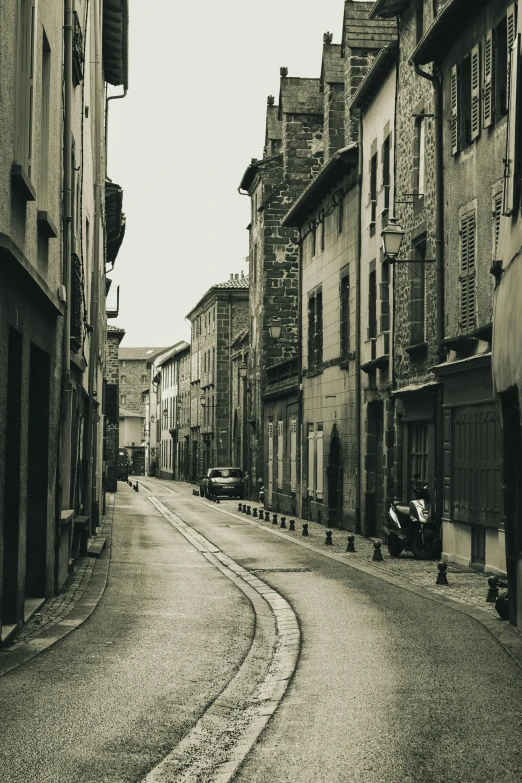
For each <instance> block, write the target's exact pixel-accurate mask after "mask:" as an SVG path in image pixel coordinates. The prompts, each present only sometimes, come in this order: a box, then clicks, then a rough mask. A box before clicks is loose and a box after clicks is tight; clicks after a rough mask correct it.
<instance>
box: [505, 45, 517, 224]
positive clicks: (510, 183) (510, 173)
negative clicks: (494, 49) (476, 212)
mask: <svg viewBox="0 0 522 783" xmlns="http://www.w3.org/2000/svg"><path fill="white" fill-rule="evenodd" d="M516 41H517V43H516V45H515V46H513V48H512V49H511V50H510V58H509V62H510V65H511V74H510V78H509V83H510V85H511V88H510V89H511V91H510V95H509V103H508V106H509V116H508V132H507V139H506V165H505V168H504V171H505V179H504V214H506V215H513V214H514V213H515V212H516V210H517V208H518V196H519V194H518V189H519V183H518V182H517V179H518V177H519V172H518V169H519V163H518V154H519V151H518V146H519V140H518V135H519V133H520V128H519V120H518V115H519V100H518V91H519V89H520V88H519V86H518V79H519V63H520V36H517V38H516Z"/></svg>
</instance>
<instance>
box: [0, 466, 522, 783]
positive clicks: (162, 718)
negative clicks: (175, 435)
mask: <svg viewBox="0 0 522 783" xmlns="http://www.w3.org/2000/svg"><path fill="white" fill-rule="evenodd" d="M144 484H145V485H146V486H147V487H148V488H149V489H150V490H151V492H152V493H153V494H154V496H155V497H156V498H158V500H159V501H161V503H162V504H163V505H164V506H165V507H166V508H168V509H170V510H171V511H173V512H175V514H176V515H177V517H179V518H180V519H181V520H183V522H184V523H186V524H187V525H189V526H190V527H191V528H192V529H193V530H195V531H197V532H198V533H199V534H201V535H202V536H204V537H205V539H206V540H207V541H210V542H212V543H213V544H214V545H215V546H216V547H218V548H219V550H221V552H222V553H225V554H226V555H228V556H229V557H230V558H232V560H233V561H235V563H237V564H238V565H239V566H242V567H243V568H244V569H247V570H248V571H250V572H253V573H254V574H255V575H256V576H257V577H258V578H259V579H261V580H263V582H265V583H266V584H268V585H270V586H271V587H272V588H274V590H275V591H277V592H278V593H279V594H280V595H282V596H283V597H284V598H285V599H286V600H287V601H288V603H289V604H290V605H291V606H292V607H293V610H294V612H295V613H296V615H297V617H298V619H299V623H300V627H301V649H300V655H299V659H298V662H297V668H296V670H295V673H294V676H293V679H292V680H291V682H290V684H289V686H288V689H287V690H286V693H285V695H284V698H283V701H282V702H281V704H280V705H279V707H278V708H277V710H276V712H275V714H274V715H273V717H272V718H271V720H270V721H269V723H268V725H267V726H266V728H265V729H264V731H263V732H262V734H261V735H260V737H259V739H258V741H257V743H256V745H255V747H254V748H253V749H252V751H251V752H250V753H249V755H248V756H247V758H246V760H245V762H244V763H243V766H242V767H241V768H240V770H239V772H238V773H237V775H236V777H235V778H234V780H237V781H240V782H241V783H257V782H259V783H261V782H262V783H268V781H270V783H282V782H283V781H284V782H285V783H286V781H289V782H290V781H299V783H308V782H310V783H311V782H312V781H314V783H318V782H319V783H337V781H339V782H341V781H343V782H344V781H350V783H358V781H361V782H362V781H364V783H381V782H382V783H399V782H400V783H432V782H433V783H440V781H444V780H451V781H452V783H460V782H462V783H471V781H473V783H516V782H517V781H520V780H522V755H521V747H522V743H521V725H522V677H521V674H522V672H521V669H520V668H519V667H518V665H516V664H515V663H514V662H513V661H512V659H511V658H509V657H508V655H507V654H506V653H505V652H504V650H503V649H502V648H501V647H500V646H499V644H498V643H497V642H496V641H495V639H494V638H493V637H492V636H491V635H490V634H489V633H488V632H487V631H486V630H485V629H484V628H483V627H482V626H481V625H480V624H479V623H477V622H476V621H474V620H472V619H471V618H468V617H466V616H465V615H462V614H460V613H457V612H455V611H453V610H452V609H451V608H449V607H448V606H446V605H444V604H440V603H437V602H435V601H429V600H426V599H425V598H423V597H421V596H419V595H416V594H414V593H411V592H407V591H405V590H402V589H400V588H398V587H395V586H393V585H390V584H388V583H386V582H383V581H381V580H379V579H377V578H374V577H372V576H369V575H366V574H363V573H361V572H358V571H355V570H354V569H352V568H350V567H349V566H347V565H344V564H341V563H338V562H336V561H334V560H331V559H328V558H325V557H324V556H322V555H321V554H320V553H315V552H312V551H310V550H308V549H305V548H303V547H301V546H299V545H298V544H297V543H292V542H289V541H287V540H284V539H283V538H281V537H277V536H274V535H272V534H271V533H270V532H268V531H267V530H263V529H261V528H258V527H256V526H255V525H251V524H249V523H248V522H247V521H246V520H245V519H239V518H237V517H236V516H234V515H227V514H223V513H222V510H224V509H225V508H226V507H227V506H229V507H230V508H235V506H233V507H232V505H231V504H222V505H221V506H220V507H216V506H213V505H210V504H206V503H204V502H201V501H200V500H199V499H196V498H192V497H191V495H190V494H189V493H187V491H186V489H184V488H183V487H180V486H178V485H173V484H172V483H171V482H169V483H168V486H167V485H166V484H163V483H162V482H158V481H155V480H151V479H144ZM119 488H120V489H119V492H118V494H117V496H116V497H117V509H116V511H117V513H116V516H115V523H114V536H113V554H112V562H111V566H110V571H109V582H108V586H107V590H106V592H105V594H104V596H103V598H102V600H101V602H100V605H99V607H98V608H97V610H96V611H95V612H94V613H93V615H92V616H91V618H90V619H89V620H88V621H87V622H86V623H85V624H84V625H83V626H81V627H80V628H79V629H78V630H76V631H75V632H74V633H72V634H71V635H70V636H68V637H67V638H66V639H64V640H63V641H62V642H59V643H58V644H56V645H55V646H54V647H52V648H50V649H49V650H48V651H46V652H44V653H42V654H41V655H40V656H38V657H37V658H35V659H33V660H32V661H29V662H28V663H26V664H25V665H24V666H22V667H20V668H19V669H16V670H14V671H12V672H10V673H8V674H6V675H5V676H4V677H2V678H0V700H1V709H2V717H3V720H2V744H1V748H0V778H1V779H2V780H6V781H9V783H18V781H24V783H25V781H60V783H65V782H67V781H71V782H73V781H74V783H76V782H78V783H83V782H84V781H85V782H86V783H87V782H88V783H98V781H109V782H110V783H116V781H118V783H123V781H140V780H142V779H143V778H144V776H145V775H146V773H147V772H148V771H149V770H151V769H152V768H154V767H155V766H156V765H157V764H158V763H159V762H160V761H161V759H162V758H163V757H164V756H166V755H167V753H168V752H169V751H170V750H171V749H172V748H173V747H174V746H175V745H176V744H177V743H178V742H179V741H180V739H181V738H182V737H183V736H184V735H185V734H186V733H187V732H188V731H189V729H190V728H191V727H192V726H193V725H194V724H195V722H196V721H197V719H198V718H199V717H200V716H201V715H202V714H203V713H204V712H205V709H206V707H207V706H208V705H209V704H210V703H211V701H212V700H213V699H214V698H215V697H216V696H217V695H218V694H219V693H220V692H221V691H222V689H223V688H224V687H225V685H226V684H227V683H228V682H229V681H230V680H231V678H232V677H233V676H234V675H235V673H236V672H237V671H238V670H239V669H240V667H241V664H242V662H243V661H244V659H245V656H246V655H247V653H248V650H249V647H250V643H251V640H252V637H253V634H254V628H255V617H254V611H253V608H252V606H253V605H252V604H251V602H250V600H249V599H248V598H247V597H246V596H245V594H244V593H243V592H242V591H241V590H239V589H238V588H237V586H235V585H234V584H233V583H232V582H231V581H230V579H228V578H227V577H226V576H225V575H224V574H223V573H222V572H221V571H219V570H218V569H217V568H216V567H215V566H214V565H213V564H212V563H211V562H209V560H208V559H207V558H206V557H205V556H204V555H203V554H202V553H201V552H198V551H197V550H196V548H195V547H194V546H193V545H192V544H191V543H190V541H188V540H187V539H186V538H185V537H184V536H183V535H182V534H181V533H180V532H179V530H178V529H176V527H173V526H172V524H170V523H169V522H168V520H167V519H165V517H164V516H162V515H161V514H160V512H159V511H158V509H157V508H156V507H155V506H154V505H153V503H152V502H151V500H150V499H149V495H148V493H146V492H144V491H142V492H140V493H139V495H137V494H136V493H133V492H132V491H131V490H130V489H128V488H127V487H126V485H119ZM169 488H174V489H176V490H177V494H172V492H169ZM207 752H208V753H209V754H212V752H213V749H212V748H211V747H209V748H208V749H207ZM158 779H161V778H158ZM168 779H169V778H168V775H166V776H165V777H164V780H165V781H167V780H168ZM176 779H177V778H176ZM179 779H180V778H179ZM194 779H196V778H194ZM221 779H222V780H223V779H224V776H222V778H221ZM201 781H202V783H210V781H208V780H207V779H204V778H201Z"/></svg>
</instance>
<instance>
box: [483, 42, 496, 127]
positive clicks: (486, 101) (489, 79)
mask: <svg viewBox="0 0 522 783" xmlns="http://www.w3.org/2000/svg"><path fill="white" fill-rule="evenodd" d="M482 75H483V76H482V78H483V85H482V126H483V127H484V128H489V126H490V125H491V123H492V122H493V30H488V32H487V33H486V37H485V38H484V55H483V67H482Z"/></svg>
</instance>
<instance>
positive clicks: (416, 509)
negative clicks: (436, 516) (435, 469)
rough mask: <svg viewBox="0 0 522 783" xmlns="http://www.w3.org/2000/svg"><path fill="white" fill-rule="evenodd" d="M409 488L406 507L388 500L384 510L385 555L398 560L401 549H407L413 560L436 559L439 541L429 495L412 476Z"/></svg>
mask: <svg viewBox="0 0 522 783" xmlns="http://www.w3.org/2000/svg"><path fill="white" fill-rule="evenodd" d="M413 479H414V481H413V482H412V483H411V485H410V489H411V491H412V492H413V495H414V499H413V500H410V502H409V503H406V502H404V501H400V500H391V501H390V503H389V507H388V514H387V519H386V523H385V525H384V527H383V533H384V534H385V535H386V537H387V541H388V552H389V553H390V555H391V556H392V557H399V555H400V554H401V552H402V551H403V550H404V549H409V550H410V551H411V553H412V555H413V556H414V557H415V558H417V560H431V559H433V558H439V557H440V555H441V552H442V540H441V538H440V535H439V533H438V530H437V527H438V526H437V523H436V522H435V521H434V520H433V516H432V509H431V502H430V493H429V490H428V487H427V485H426V484H423V483H422V482H421V481H420V475H419V474H418V473H415V474H414V476H413Z"/></svg>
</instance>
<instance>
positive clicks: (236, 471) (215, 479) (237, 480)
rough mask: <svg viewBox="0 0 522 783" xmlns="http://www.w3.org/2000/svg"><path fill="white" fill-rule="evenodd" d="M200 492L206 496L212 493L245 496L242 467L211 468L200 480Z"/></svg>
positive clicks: (217, 495)
mask: <svg viewBox="0 0 522 783" xmlns="http://www.w3.org/2000/svg"><path fill="white" fill-rule="evenodd" d="M199 492H200V495H202V496H203V497H205V498H209V497H210V496H211V495H214V496H215V497H219V496H220V495H221V496H223V495H226V496H228V497H231V498H233V497H238V498H243V497H244V495H245V480H244V476H243V471H242V470H241V468H210V470H209V471H207V475H206V476H205V477H204V478H203V479H202V480H201V482H200V485H199Z"/></svg>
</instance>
